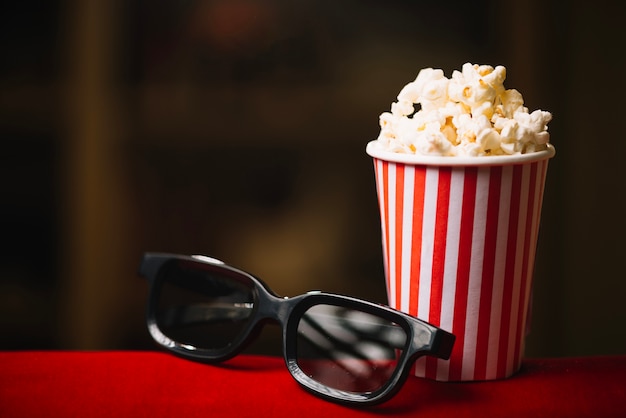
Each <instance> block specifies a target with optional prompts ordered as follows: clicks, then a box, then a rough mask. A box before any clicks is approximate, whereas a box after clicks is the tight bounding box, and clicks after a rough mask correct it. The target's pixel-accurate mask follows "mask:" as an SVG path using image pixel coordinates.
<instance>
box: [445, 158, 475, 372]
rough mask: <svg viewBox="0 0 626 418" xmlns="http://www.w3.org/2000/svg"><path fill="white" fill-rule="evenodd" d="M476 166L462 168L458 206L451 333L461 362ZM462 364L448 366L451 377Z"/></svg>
mask: <svg viewBox="0 0 626 418" xmlns="http://www.w3.org/2000/svg"><path fill="white" fill-rule="evenodd" d="M477 173H478V170H477V168H476V167H468V168H466V169H465V177H464V183H463V205H462V208H461V230H460V237H459V259H458V267H457V278H456V289H455V294H454V316H453V318H454V320H453V322H452V333H453V334H454V335H456V342H455V351H456V353H453V355H456V358H457V359H458V360H459V364H460V365H461V366H462V359H463V348H464V342H465V324H466V321H465V319H466V317H467V297H468V293H469V276H470V264H471V261H472V238H473V231H474V210H475V206H476V182H477ZM461 371H462V367H454V368H452V369H451V370H450V380H460V379H461Z"/></svg>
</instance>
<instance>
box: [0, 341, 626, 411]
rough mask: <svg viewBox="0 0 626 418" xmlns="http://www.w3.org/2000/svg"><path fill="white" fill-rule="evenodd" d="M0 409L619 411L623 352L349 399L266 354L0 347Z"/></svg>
mask: <svg viewBox="0 0 626 418" xmlns="http://www.w3.org/2000/svg"><path fill="white" fill-rule="evenodd" d="M0 371H1V372H0V417H4V418H9V417H28V418H33V417H81V418H82V417H107V418H111V417H133V418H139V417H161V416H162V417H174V416H178V417H185V418H192V417H228V416H233V417H257V418H258V417H283V416H284V417H287V416H289V417H294V416H296V417H309V416H314V417H316V418H321V417H337V416H341V417H343V418H349V417H357V416H375V415H382V416H395V417H403V416H416V417H422V418H428V417H454V418H462V417H507V418H510V417H624V416H626V356H611V357H589V358H567V359H529V360H526V361H525V363H524V366H523V369H522V371H521V372H519V373H518V374H517V375H515V376H514V377H512V378H510V379H507V380H503V381H492V382H479V383H474V382H472V383H442V382H434V381H427V380H423V379H419V378H415V377H410V378H409V379H408V381H407V382H406V384H405V386H404V387H403V389H402V390H401V392H400V393H399V394H398V395H397V396H396V397H395V398H394V399H392V400H391V401H390V402H388V403H385V404H383V405H379V406H376V407H371V408H368V409H355V408H350V407H346V406H340V405H335V404H332V403H329V402H326V401H322V400H320V399H318V398H316V397H314V396H312V395H310V394H308V393H306V392H304V391H303V390H302V389H300V387H299V386H298V385H297V383H296V382H295V381H294V380H293V379H292V378H291V376H290V375H289V373H288V372H287V370H286V368H285V365H284V363H283V360H282V359H280V358H276V357H264V356H240V357H237V358H235V359H233V360H231V361H229V362H227V363H225V364H223V365H222V366H211V365H204V364H198V363H193V362H190V361H186V360H183V359H180V358H177V357H174V356H172V355H169V354H166V353H160V352H133V351H126V352H121V351H109V352H106V351H105V352H67V351H49V352H32V351H25V352H0Z"/></svg>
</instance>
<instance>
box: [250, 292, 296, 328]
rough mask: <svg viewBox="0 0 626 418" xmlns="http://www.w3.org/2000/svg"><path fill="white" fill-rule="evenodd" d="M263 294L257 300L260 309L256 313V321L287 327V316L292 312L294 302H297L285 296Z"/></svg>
mask: <svg viewBox="0 0 626 418" xmlns="http://www.w3.org/2000/svg"><path fill="white" fill-rule="evenodd" d="M263 293H264V294H262V295H260V300H259V302H260V303H259V308H260V309H259V312H258V313H257V317H258V319H259V320H260V321H264V320H270V321H275V322H277V323H279V324H280V325H281V327H285V326H286V325H287V320H288V319H289V315H290V314H291V311H292V310H293V306H294V302H297V301H296V300H294V299H292V298H288V297H286V296H285V297H280V296H276V295H272V294H270V293H266V292H263Z"/></svg>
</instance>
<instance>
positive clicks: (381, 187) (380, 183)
mask: <svg viewBox="0 0 626 418" xmlns="http://www.w3.org/2000/svg"><path fill="white" fill-rule="evenodd" d="M376 167H377V176H376V182H377V184H376V187H377V188H378V201H379V206H380V230H381V238H382V239H381V241H382V247H383V268H384V269H385V277H386V280H387V291H388V292H389V265H388V264H387V254H388V249H387V246H388V244H387V242H386V241H385V238H386V237H387V225H386V222H385V213H387V208H386V207H385V187H386V186H385V185H386V180H387V179H386V178H384V176H383V161H382V160H376Z"/></svg>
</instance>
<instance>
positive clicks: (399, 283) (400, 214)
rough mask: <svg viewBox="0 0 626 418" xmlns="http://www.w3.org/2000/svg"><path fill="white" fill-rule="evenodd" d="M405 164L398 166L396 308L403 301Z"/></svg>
mask: <svg viewBox="0 0 626 418" xmlns="http://www.w3.org/2000/svg"><path fill="white" fill-rule="evenodd" d="M404 167H405V166H404V164H396V225H395V228H396V273H395V280H396V307H400V301H401V300H402V299H401V297H402V280H403V279H404V278H403V277H402V234H403V230H404V225H403V217H404Z"/></svg>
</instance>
